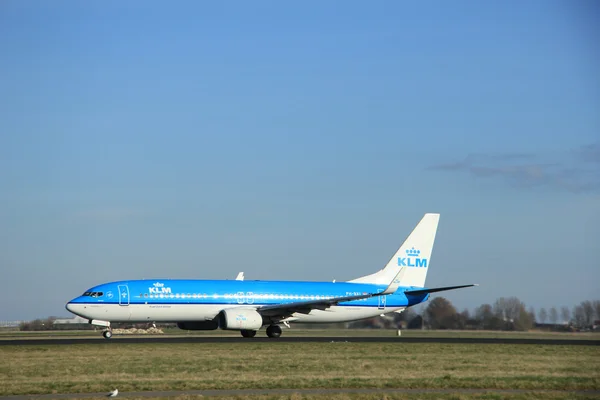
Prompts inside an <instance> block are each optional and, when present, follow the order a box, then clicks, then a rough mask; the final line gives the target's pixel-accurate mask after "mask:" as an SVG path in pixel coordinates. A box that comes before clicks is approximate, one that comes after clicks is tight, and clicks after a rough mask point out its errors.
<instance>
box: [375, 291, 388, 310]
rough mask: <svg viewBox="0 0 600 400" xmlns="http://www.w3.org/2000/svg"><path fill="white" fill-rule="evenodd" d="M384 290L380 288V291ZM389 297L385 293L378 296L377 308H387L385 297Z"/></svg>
mask: <svg viewBox="0 0 600 400" xmlns="http://www.w3.org/2000/svg"><path fill="white" fill-rule="evenodd" d="M382 291H383V290H379V292H382ZM386 298H387V295H383V296H377V301H378V304H377V308H378V309H379V310H384V309H385V299H386Z"/></svg>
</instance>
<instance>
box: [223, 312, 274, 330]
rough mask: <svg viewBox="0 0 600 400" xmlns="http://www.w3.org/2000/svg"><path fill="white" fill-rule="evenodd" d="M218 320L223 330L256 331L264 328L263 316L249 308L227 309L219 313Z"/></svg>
mask: <svg viewBox="0 0 600 400" xmlns="http://www.w3.org/2000/svg"><path fill="white" fill-rule="evenodd" d="M217 319H218V321H219V328H221V329H230V330H236V331H237V330H242V329H246V330H253V331H256V330H259V329H260V327H261V326H263V319H262V316H261V315H260V314H259V313H257V312H256V310H253V309H248V308H241V307H238V308H227V309H225V310H223V311H221V312H220V313H219V315H218V317H217Z"/></svg>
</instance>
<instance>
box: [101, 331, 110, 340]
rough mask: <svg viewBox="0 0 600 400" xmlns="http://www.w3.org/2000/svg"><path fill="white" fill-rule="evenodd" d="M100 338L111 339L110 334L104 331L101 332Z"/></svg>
mask: <svg viewBox="0 0 600 400" xmlns="http://www.w3.org/2000/svg"><path fill="white" fill-rule="evenodd" d="M102 336H104V339H110V338H111V337H112V332H111V331H104V332H102Z"/></svg>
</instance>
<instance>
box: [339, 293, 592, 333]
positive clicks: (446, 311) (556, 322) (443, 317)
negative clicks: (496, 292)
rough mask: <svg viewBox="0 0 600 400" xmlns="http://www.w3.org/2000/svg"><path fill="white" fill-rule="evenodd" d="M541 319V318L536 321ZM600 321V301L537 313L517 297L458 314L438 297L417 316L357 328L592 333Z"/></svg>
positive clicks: (410, 312) (412, 313)
mask: <svg viewBox="0 0 600 400" xmlns="http://www.w3.org/2000/svg"><path fill="white" fill-rule="evenodd" d="M536 317H537V318H536ZM598 320H600V301H599V300H596V301H589V300H586V301H583V302H581V303H580V304H579V305H576V306H575V307H573V309H572V310H571V309H569V308H568V307H561V308H560V311H559V309H558V308H556V307H552V308H550V309H549V310H546V309H545V308H540V309H539V310H538V312H537V315H536V312H535V309H534V308H533V307H529V308H526V306H525V304H524V303H523V302H522V301H520V300H519V299H518V298H516V297H500V298H499V299H497V300H496V301H495V302H494V304H493V305H492V304H482V305H480V306H479V307H477V308H476V309H475V311H474V313H471V312H470V311H469V310H468V309H465V310H463V311H461V312H458V311H457V310H456V308H455V307H454V306H453V305H452V303H451V302H450V301H449V300H448V299H446V298H444V297H435V298H433V299H432V300H430V301H429V302H428V303H427V307H425V308H424V309H422V310H421V312H420V313H418V312H416V311H415V309H414V307H411V308H408V309H406V310H405V311H404V312H402V313H400V314H387V315H386V316H385V317H378V318H372V319H369V320H364V321H356V322H353V323H351V324H350V326H351V327H353V328H364V327H379V328H397V329H457V330H461V329H480V330H505V331H526V330H528V329H532V328H534V327H536V326H537V327H543V328H545V329H549V330H563V331H564V330H569V331H579V330H591V329H595V328H596V329H597V327H596V322H598Z"/></svg>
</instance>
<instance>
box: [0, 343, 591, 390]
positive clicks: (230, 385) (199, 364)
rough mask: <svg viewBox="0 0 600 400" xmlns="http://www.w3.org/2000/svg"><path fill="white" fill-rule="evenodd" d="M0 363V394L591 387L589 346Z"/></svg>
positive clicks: (59, 357) (204, 346)
mask: <svg viewBox="0 0 600 400" xmlns="http://www.w3.org/2000/svg"><path fill="white" fill-rule="evenodd" d="M0 359H2V360H3V361H4V362H3V363H1V364H0V395H11V394H35V393H94V392H104V391H106V390H107V389H108V388H112V387H118V388H119V390H120V391H122V392H132V391H133V392H138V391H157V390H192V389H248V388H263V389H266V388H291V389H294V388H449V389H462V388H489V389H494V388H497V389H526V390H543V389H552V390H566V391H568V390H571V391H572V390H600V374H599V373H598V371H600V352H599V350H598V347H597V346H567V345H564V346H561V345H556V346H536V345H491V344H484V345H477V344H436V343H431V344H430V343H427V344H421V343H416V344H407V343H284V342H279V343H278V342H276V341H274V342H269V343H252V342H251V341H248V342H242V343H230V344H226V343H199V344H169V343H164V344H127V345H121V344H119V343H118V342H109V343H102V344H98V345H73V346H36V345H30V346H1V347H0ZM444 397H446V396H444ZM505 397H506V396H502V398H505ZM275 398H289V396H288V397H285V396H284V397H275ZM301 398H318V397H301ZM352 398H355V397H352ZM379 398H381V397H379ZM388 398H390V399H392V398H396V397H393V396H392V395H388ZM397 398H402V397H397ZM412 398H414V396H412ZM457 398H462V397H457ZM468 398H474V397H468ZM516 398H518V397H516Z"/></svg>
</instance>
